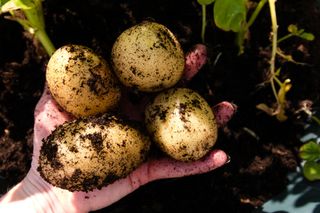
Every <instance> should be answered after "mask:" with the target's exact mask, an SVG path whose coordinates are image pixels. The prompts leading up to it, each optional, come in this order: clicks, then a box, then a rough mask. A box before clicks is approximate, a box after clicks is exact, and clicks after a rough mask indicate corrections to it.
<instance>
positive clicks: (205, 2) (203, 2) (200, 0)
mask: <svg viewBox="0 0 320 213" xmlns="http://www.w3.org/2000/svg"><path fill="white" fill-rule="evenodd" d="M213 2H214V0H198V3H199V4H201V5H209V4H212V3H213Z"/></svg>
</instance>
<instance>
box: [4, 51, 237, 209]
mask: <svg viewBox="0 0 320 213" xmlns="http://www.w3.org/2000/svg"><path fill="white" fill-rule="evenodd" d="M200 47H201V48H202V49H201V48H200V49H199V48H196V49H195V50H194V51H193V52H191V53H189V54H188V55H187V56H186V61H187V66H186V67H187V68H186V70H187V71H186V73H188V76H186V78H185V79H186V80H189V79H190V78H191V77H192V76H191V75H194V73H193V74H192V73H191V74H190V73H189V72H191V71H192V72H196V71H197V70H199V69H200V68H201V66H202V65H203V64H204V63H205V61H203V62H199V61H196V63H191V64H189V65H188V60H191V59H190V57H194V56H195V55H197V54H198V53H204V52H203V51H205V48H204V47H203V46H200ZM203 48H204V49H203ZM197 51H198V53H197ZM188 57H189V58H188ZM188 70H189V71H188ZM190 76H191V77H190ZM214 111H215V113H216V115H217V118H218V123H219V124H220V125H223V124H224V123H226V122H227V121H228V120H229V119H230V117H231V116H232V114H233V113H234V111H235V107H234V106H233V105H232V104H230V103H227V102H222V103H221V104H219V105H217V107H215V108H214ZM72 119H73V118H72V117H71V116H70V115H68V114H67V113H65V112H64V111H63V110H62V109H61V108H60V107H59V106H58V105H57V103H56V102H55V101H54V100H53V98H52V97H51V95H50V93H49V91H48V90H47V88H45V90H44V92H43V95H42V97H41V99H40V101H39V102H38V104H37V106H36V109H35V124H34V147H33V159H32V165H31V169H30V171H29V173H28V174H27V176H26V177H25V178H24V180H23V181H22V182H21V183H19V184H18V185H17V186H15V187H14V188H13V189H12V190H10V191H9V192H8V193H7V194H6V195H5V196H4V197H3V198H1V201H2V203H10V204H13V203H14V202H13V201H16V202H17V205H18V204H19V205H22V206H23V207H24V208H25V210H26V211H28V210H30V211H31V212H35V211H40V212H50V211H52V212H88V211H94V210H98V209H101V208H103V207H106V206H108V205H111V204H112V203H114V202H116V201H118V200H119V199H121V198H122V197H124V196H126V195H128V194H129V193H131V192H133V191H134V190H136V189H137V188H139V186H141V185H143V184H146V183H148V182H150V181H153V180H157V179H164V178H174V177H182V176H187V175H193V174H200V173H205V172H209V171H211V170H214V169H216V168H218V167H220V166H222V165H224V164H225V163H226V162H227V161H228V157H227V155H226V153H225V152H223V151H222V150H214V151H212V152H211V153H209V154H208V155H207V156H206V157H205V158H204V159H202V160H199V161H196V162H193V163H184V162H178V161H175V160H173V159H170V158H163V159H157V160H149V161H147V162H145V163H144V164H142V165H141V166H140V167H138V168H137V169H136V170H134V171H133V172H132V173H131V174H130V175H128V176H127V177H126V178H124V179H120V180H118V181H116V182H114V183H113V184H110V185H108V186H106V187H103V188H102V189H101V190H93V191H91V192H69V191H67V190H64V189H60V188H57V187H54V186H52V185H51V184H49V183H48V182H46V181H45V180H43V179H42V178H41V177H40V175H39V173H38V171H37V167H38V158H39V151H40V148H41V144H42V139H43V138H46V137H47V136H48V135H49V134H50V133H51V132H52V131H53V130H54V129H55V128H56V127H57V126H58V125H60V124H62V123H64V122H66V121H69V120H72ZM52 175H54V174H52ZM27 200H29V201H30V202H27V204H26V203H24V204H23V203H22V202H23V201H27ZM7 207H8V206H7ZM11 207H12V206H11ZM8 208H9V207H8ZM8 208H7V209H8ZM20 208H21V206H20ZM0 210H1V206H0ZM1 212H2V211H1Z"/></svg>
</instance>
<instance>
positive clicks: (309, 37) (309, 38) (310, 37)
mask: <svg viewBox="0 0 320 213" xmlns="http://www.w3.org/2000/svg"><path fill="white" fill-rule="evenodd" d="M299 37H300V38H303V39H305V40H307V41H313V40H314V35H313V34H312V33H305V32H304V33H302V34H301V35H300V36H299Z"/></svg>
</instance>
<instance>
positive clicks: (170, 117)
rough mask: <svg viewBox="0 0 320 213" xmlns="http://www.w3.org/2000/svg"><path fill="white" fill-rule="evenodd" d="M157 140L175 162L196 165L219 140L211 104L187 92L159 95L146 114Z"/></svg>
mask: <svg viewBox="0 0 320 213" xmlns="http://www.w3.org/2000/svg"><path fill="white" fill-rule="evenodd" d="M145 122H146V126H147V128H148V131H149V132H150V134H151V135H152V137H153V140H154V141H155V142H156V143H157V144H158V145H159V147H160V148H161V149H162V150H163V151H164V152H165V153H167V154H168V155H169V156H171V157H172V158H174V159H177V160H180V161H194V160H198V159H200V158H202V157H203V156H204V155H205V154H207V153H208V151H210V149H211V148H212V146H213V145H214V144H215V142H216V140H217V135H218V132H217V124H216V119H215V116H214V114H213V112H212V110H211V108H210V106H209V105H208V103H207V102H206V101H205V100H204V99H203V98H202V97H201V96H200V95H199V94H198V93H196V92H194V91H193V90H191V89H187V88H174V89H170V90H167V91H164V92H161V93H160V94H158V95H157V96H156V97H155V99H154V100H153V101H152V102H151V103H150V104H149V105H148V106H147V108H146V110H145Z"/></svg>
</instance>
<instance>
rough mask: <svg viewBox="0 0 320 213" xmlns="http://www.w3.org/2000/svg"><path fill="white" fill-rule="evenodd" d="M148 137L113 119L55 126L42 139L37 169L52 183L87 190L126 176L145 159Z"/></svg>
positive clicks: (88, 120)
mask: <svg viewBox="0 0 320 213" xmlns="http://www.w3.org/2000/svg"><path fill="white" fill-rule="evenodd" d="M149 148H150V139H149V137H148V136H146V135H145V134H143V133H142V131H140V130H139V128H138V127H136V126H135V125H132V124H128V122H126V121H124V120H122V119H119V118H116V117H115V116H109V115H103V116H102V117H97V116H96V117H86V118H79V119H77V120H74V121H71V122H68V123H65V124H63V125H61V126H59V127H57V128H56V129H55V130H54V131H53V132H52V134H51V135H50V136H48V137H47V138H46V139H45V140H44V141H43V145H42V147H41V151H40V158H39V167H38V171H39V172H40V175H41V176H42V177H43V178H44V179H45V180H46V181H48V182H49V183H51V184H52V185H54V186H57V187H60V188H63V189H67V190H69V191H91V190H93V189H95V188H98V189H100V188H101V187H103V186H105V185H107V184H110V183H112V182H114V181H115V180H118V179H119V178H123V177H125V176H127V175H128V174H129V173H130V172H131V171H132V170H134V169H135V168H136V167H138V166H139V165H140V164H141V163H142V162H143V161H144V160H145V158H146V156H147V153H148V150H149Z"/></svg>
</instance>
